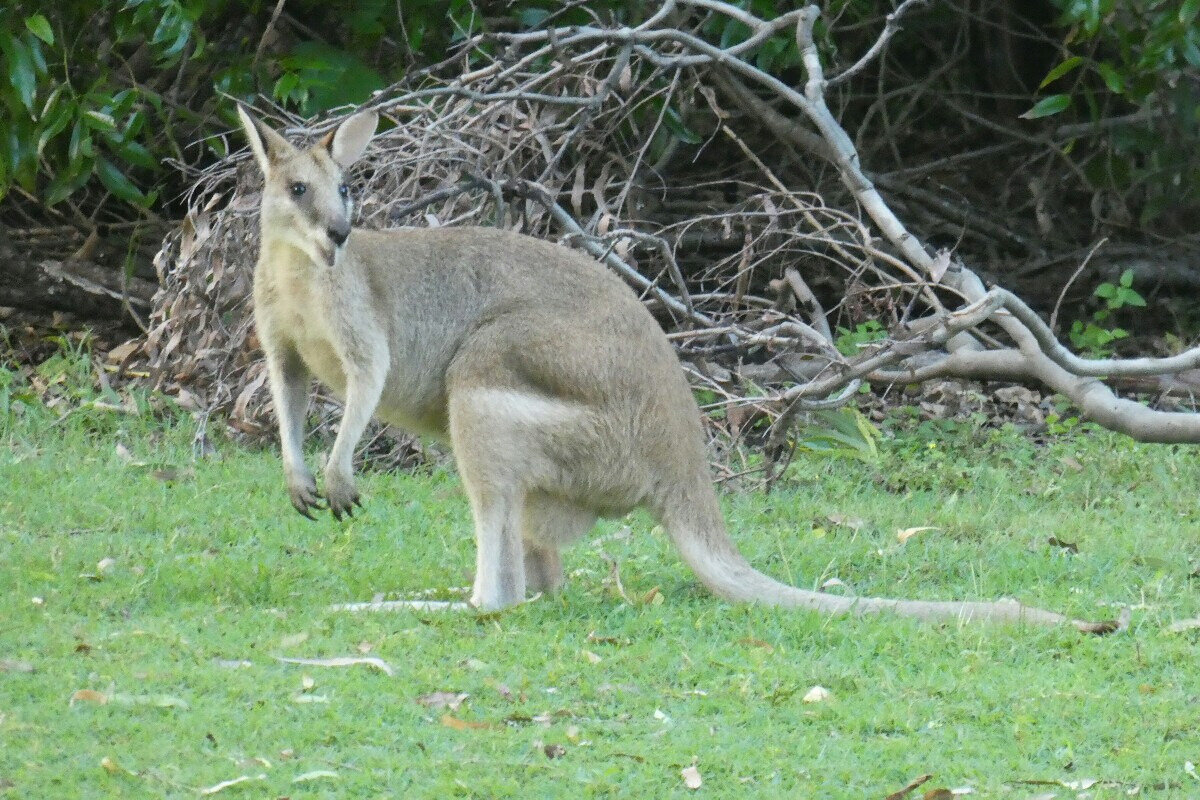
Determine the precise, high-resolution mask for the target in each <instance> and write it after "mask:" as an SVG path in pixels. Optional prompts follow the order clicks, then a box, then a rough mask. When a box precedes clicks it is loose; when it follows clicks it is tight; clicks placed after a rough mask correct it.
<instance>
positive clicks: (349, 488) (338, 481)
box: [325, 473, 362, 522]
mask: <svg viewBox="0 0 1200 800" xmlns="http://www.w3.org/2000/svg"><path fill="white" fill-rule="evenodd" d="M325 499H326V500H327V501H328V502H329V510H330V512H331V513H332V514H333V518H334V519H336V520H338V521H339V522H340V521H341V519H342V517H343V516H346V517H353V516H354V507H355V506H358V507H359V508H362V501H361V500H360V499H359V497H358V487H357V486H355V484H354V477H353V476H349V477H345V478H343V477H341V476H338V475H336V474H334V473H326V474H325Z"/></svg>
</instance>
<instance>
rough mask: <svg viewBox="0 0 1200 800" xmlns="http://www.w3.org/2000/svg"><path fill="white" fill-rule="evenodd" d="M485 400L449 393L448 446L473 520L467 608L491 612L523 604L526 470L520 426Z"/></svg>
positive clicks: (473, 395)
mask: <svg viewBox="0 0 1200 800" xmlns="http://www.w3.org/2000/svg"><path fill="white" fill-rule="evenodd" d="M487 401H488V398H487V397H486V396H479V395H478V394H472V393H458V392H454V391H451V393H450V403H449V412H450V443H451V445H452V446H453V448H454V458H455V461H456V462H457V464H458V472H459V475H460V476H461V477H462V481H463V487H464V488H465V489H466V491H467V497H468V498H470V501H471V514H472V515H473V516H474V518H475V583H474V587H473V589H472V591H471V604H472V605H474V606H475V607H476V608H480V609H483V610H487V611H494V610H496V609H500V608H506V607H508V606H513V605H516V604H517V603H520V602H521V601H523V600H524V599H525V550H524V547H523V545H522V523H521V516H522V512H523V510H524V505H525V497H524V495H525V486H526V481H527V477H528V476H527V472H528V468H527V467H526V465H525V464H524V458H525V456H526V455H527V454H528V453H529V451H530V450H532V449H533V448H529V447H523V444H525V443H524V441H523V438H524V437H523V436H522V435H521V433H522V432H521V431H520V430H519V426H515V425H514V424H513V423H512V420H510V419H508V418H507V417H506V415H505V414H504V412H503V409H502V408H499V409H498V408H497V407H496V406H495V404H493V403H489V402H487Z"/></svg>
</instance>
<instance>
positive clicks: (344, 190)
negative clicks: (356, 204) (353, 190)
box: [338, 183, 350, 200]
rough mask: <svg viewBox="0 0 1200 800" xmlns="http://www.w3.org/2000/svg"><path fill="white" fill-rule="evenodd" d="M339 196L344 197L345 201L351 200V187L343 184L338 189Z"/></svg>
mask: <svg viewBox="0 0 1200 800" xmlns="http://www.w3.org/2000/svg"><path fill="white" fill-rule="evenodd" d="M338 194H340V195H341V196H342V199H343V200H349V199H350V187H349V186H347V185H346V184H344V183H343V184H342V185H341V186H339V187H338Z"/></svg>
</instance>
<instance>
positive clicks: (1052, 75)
mask: <svg viewBox="0 0 1200 800" xmlns="http://www.w3.org/2000/svg"><path fill="white" fill-rule="evenodd" d="M1082 63H1083V57H1082V56H1071V57H1070V58H1068V59H1067V60H1066V61H1064V62H1062V63H1061V64H1059V65H1058V66H1057V67H1055V68H1054V69H1052V70H1050V71H1049V72H1048V73H1046V77H1045V78H1043V79H1042V82H1041V83H1040V84H1039V85H1038V88H1039V89H1045V88H1046V87H1047V86H1049V85H1050V84H1052V83H1054V82H1055V81H1056V80H1058V79H1059V78H1061V77H1062V76H1063V75H1066V74H1067V73H1068V72H1070V71H1071V70H1073V69H1075V68H1076V67H1078V66H1079V65H1080V64H1082Z"/></svg>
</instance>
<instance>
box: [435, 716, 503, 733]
mask: <svg viewBox="0 0 1200 800" xmlns="http://www.w3.org/2000/svg"><path fill="white" fill-rule="evenodd" d="M442 724H443V725H445V726H446V727H447V728H453V729H454V730H456V731H484V730H487V729H488V728H491V727H492V726H491V724H490V723H487V722H472V721H470V720H466V719H459V718H458V717H452V716H450V715H449V714H443V715H442Z"/></svg>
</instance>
